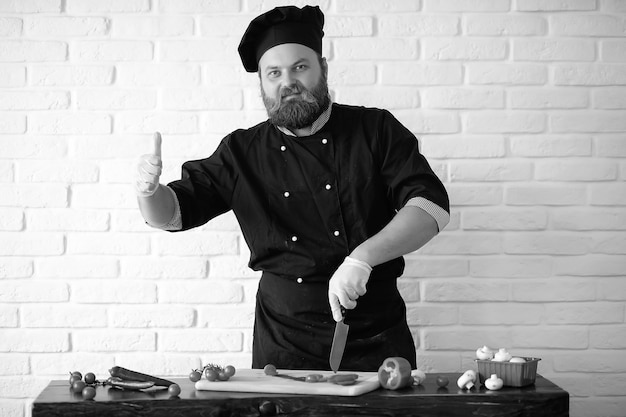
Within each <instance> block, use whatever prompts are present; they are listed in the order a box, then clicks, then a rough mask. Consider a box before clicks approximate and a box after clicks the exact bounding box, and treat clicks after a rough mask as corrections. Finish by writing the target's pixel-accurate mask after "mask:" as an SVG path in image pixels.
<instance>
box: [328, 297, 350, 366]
mask: <svg viewBox="0 0 626 417" xmlns="http://www.w3.org/2000/svg"><path fill="white" fill-rule="evenodd" d="M341 313H342V316H343V317H342V319H341V321H338V322H337V324H335V334H334V336H333V344H332V346H331V348H330V359H329V363H330V369H332V370H333V372H337V371H338V370H339V365H340V364H341V358H342V357H343V351H344V349H345V348H346V340H347V339H348V330H349V329H350V326H349V325H347V324H346V323H344V319H345V310H344V309H343V308H342V309H341Z"/></svg>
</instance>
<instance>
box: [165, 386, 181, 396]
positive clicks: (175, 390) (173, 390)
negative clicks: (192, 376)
mask: <svg viewBox="0 0 626 417" xmlns="http://www.w3.org/2000/svg"><path fill="white" fill-rule="evenodd" d="M167 393H168V394H169V395H170V397H177V396H178V394H180V386H179V385H178V384H172V385H170V386H169V387H167Z"/></svg>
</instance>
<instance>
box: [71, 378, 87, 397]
mask: <svg viewBox="0 0 626 417" xmlns="http://www.w3.org/2000/svg"><path fill="white" fill-rule="evenodd" d="M86 386H87V384H85V381H82V380H78V381H75V382H74V383H73V384H72V392H75V393H76V394H79V393H81V392H83V389H85V387H86Z"/></svg>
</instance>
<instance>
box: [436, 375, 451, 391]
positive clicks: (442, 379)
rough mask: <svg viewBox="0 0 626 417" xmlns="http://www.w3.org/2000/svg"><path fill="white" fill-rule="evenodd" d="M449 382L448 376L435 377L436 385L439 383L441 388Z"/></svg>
mask: <svg viewBox="0 0 626 417" xmlns="http://www.w3.org/2000/svg"><path fill="white" fill-rule="evenodd" d="M449 382H450V381H448V378H446V377H445V376H441V375H439V376H438V377H437V385H439V386H440V387H441V388H443V387H447V386H448V383H449Z"/></svg>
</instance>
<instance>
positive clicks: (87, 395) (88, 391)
mask: <svg viewBox="0 0 626 417" xmlns="http://www.w3.org/2000/svg"><path fill="white" fill-rule="evenodd" d="M82 395H83V400H93V399H94V397H95V396H96V389H95V388H94V387H89V386H87V387H85V388H83V390H82Z"/></svg>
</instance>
